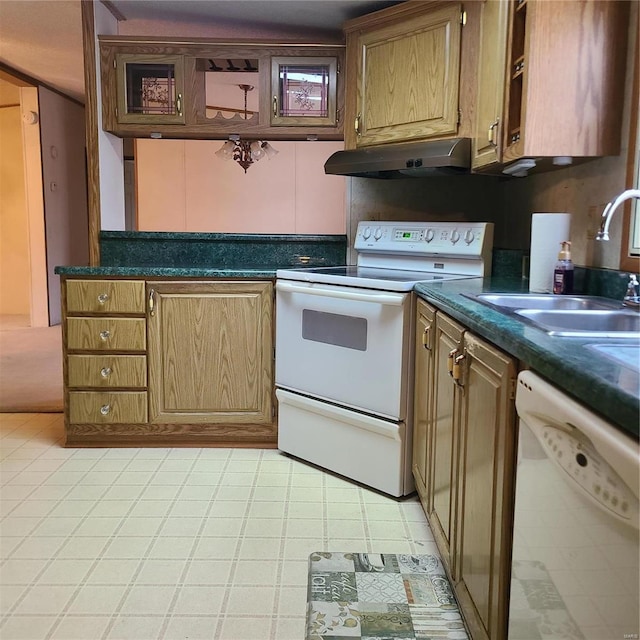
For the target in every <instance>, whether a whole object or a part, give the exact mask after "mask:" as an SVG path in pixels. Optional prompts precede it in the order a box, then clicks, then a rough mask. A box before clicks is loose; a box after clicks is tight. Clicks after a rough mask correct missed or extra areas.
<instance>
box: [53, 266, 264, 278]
mask: <svg viewBox="0 0 640 640" xmlns="http://www.w3.org/2000/svg"><path fill="white" fill-rule="evenodd" d="M55 272H56V273H57V274H58V275H63V276H95V277H102V278H104V277H105V276H118V277H121V278H260V279H265V278H266V279H269V278H275V277H276V269H275V268H265V269H207V268H204V267H56V268H55Z"/></svg>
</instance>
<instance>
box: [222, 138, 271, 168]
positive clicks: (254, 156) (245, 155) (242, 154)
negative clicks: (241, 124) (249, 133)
mask: <svg viewBox="0 0 640 640" xmlns="http://www.w3.org/2000/svg"><path fill="white" fill-rule="evenodd" d="M278 153H279V152H278V150H277V149H274V148H273V147H272V146H271V145H270V144H269V143H268V142H265V141H262V140H240V138H238V139H236V140H227V141H226V142H225V143H224V144H223V145H222V146H221V147H220V149H218V150H217V151H216V152H215V155H217V156H218V158H221V159H222V160H235V161H236V162H237V163H238V164H239V165H240V166H241V167H242V168H243V169H244V172H245V173H247V169H248V168H249V167H250V166H251V165H252V164H253V163H254V162H258V160H262V158H268V159H269V160H271V158H273V156H275V155H277V154H278Z"/></svg>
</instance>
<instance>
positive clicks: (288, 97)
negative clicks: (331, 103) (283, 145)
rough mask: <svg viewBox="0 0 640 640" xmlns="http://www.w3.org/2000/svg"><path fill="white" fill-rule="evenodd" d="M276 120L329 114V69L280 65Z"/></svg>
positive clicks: (325, 67) (327, 66)
mask: <svg viewBox="0 0 640 640" xmlns="http://www.w3.org/2000/svg"><path fill="white" fill-rule="evenodd" d="M279 76H280V116H282V117H287V116H289V117H291V116H295V117H300V116H314V117H322V118H326V117H327V116H328V114H329V109H328V95H329V65H314V66H304V65H280V74H279Z"/></svg>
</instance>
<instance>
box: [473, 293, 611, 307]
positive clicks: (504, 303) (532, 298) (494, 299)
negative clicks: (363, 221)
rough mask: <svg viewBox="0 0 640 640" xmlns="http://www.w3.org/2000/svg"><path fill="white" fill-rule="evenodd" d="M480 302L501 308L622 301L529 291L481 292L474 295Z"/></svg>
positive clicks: (597, 305)
mask: <svg viewBox="0 0 640 640" xmlns="http://www.w3.org/2000/svg"><path fill="white" fill-rule="evenodd" d="M473 297H474V298H475V299H476V300H478V301H479V302H484V303H485V304H489V305H491V306H493V307H499V308H501V309H509V310H515V309H552V310H555V309H562V310H588V309H619V308H620V307H621V306H622V303H620V302H618V301H617V300H611V299H610V298H601V297H598V296H553V295H544V294H531V293H530V294H527V293H479V294H477V295H475V296H473Z"/></svg>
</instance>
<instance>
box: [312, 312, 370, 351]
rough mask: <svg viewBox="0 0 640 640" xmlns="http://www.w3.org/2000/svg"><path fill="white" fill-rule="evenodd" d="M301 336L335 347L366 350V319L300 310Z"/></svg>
mask: <svg viewBox="0 0 640 640" xmlns="http://www.w3.org/2000/svg"><path fill="white" fill-rule="evenodd" d="M302 337H303V338H304V339H305V340H311V341H313V342H323V343H325V344H332V345H335V346H337V347H346V348H347V349H356V350H357V351H366V350H367V320H366V318H356V317H354V316H342V315H339V314H337V313H326V312H324V311H314V310H313V309H303V310H302Z"/></svg>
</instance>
